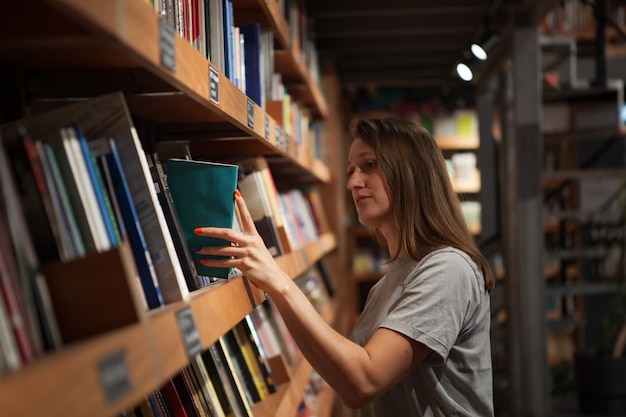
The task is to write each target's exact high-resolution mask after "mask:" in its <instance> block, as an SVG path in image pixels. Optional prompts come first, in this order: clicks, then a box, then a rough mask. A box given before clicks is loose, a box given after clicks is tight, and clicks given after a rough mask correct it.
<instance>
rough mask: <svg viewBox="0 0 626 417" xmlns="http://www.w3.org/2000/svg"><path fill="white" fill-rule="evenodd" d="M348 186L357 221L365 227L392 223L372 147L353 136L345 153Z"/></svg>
mask: <svg viewBox="0 0 626 417" xmlns="http://www.w3.org/2000/svg"><path fill="white" fill-rule="evenodd" d="M347 187H348V189H349V190H350V191H351V192H352V200H353V201H354V205H355V206H356V210H357V213H358V214H359V221H360V222H361V223H362V224H364V225H366V226H369V227H378V228H382V227H383V226H384V225H385V224H388V225H393V224H394V222H393V213H392V212H391V199H390V198H389V195H388V194H387V190H386V189H385V184H384V182H383V179H382V177H381V175H380V169H379V166H378V160H377V158H376V154H375V153H374V149H373V148H372V147H371V146H369V145H368V144H366V143H365V142H364V141H363V140H361V139H358V138H357V139H355V140H354V141H353V142H352V146H351V147H350V153H349V155H348V184H347Z"/></svg>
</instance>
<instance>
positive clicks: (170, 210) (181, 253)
mask: <svg viewBox="0 0 626 417" xmlns="http://www.w3.org/2000/svg"><path fill="white" fill-rule="evenodd" d="M148 166H149V167H150V173H151V174H152V180H153V181H154V187H155V189H156V191H157V197H158V198H159V203H161V207H162V208H163V214H164V215H165V221H166V222H167V225H168V227H169V229H170V233H171V235H172V241H173V242H174V248H175V249H176V253H177V255H178V257H179V258H180V267H181V269H182V271H183V275H184V276H185V281H186V282H187V287H188V288H189V290H191V291H193V290H197V289H198V288H200V287H201V286H202V285H201V283H200V282H199V280H198V271H197V270H196V264H195V263H194V261H193V258H192V256H191V251H190V250H189V247H188V246H187V241H186V239H185V234H184V233H183V228H182V226H181V224H180V220H179V218H178V213H177V212H176V207H175V205H174V200H173V198H172V194H171V192H170V189H169V185H168V183H167V178H166V176H165V172H164V171H163V166H162V165H161V161H160V160H159V157H158V154H157V153H154V154H152V155H151V156H150V155H148Z"/></svg>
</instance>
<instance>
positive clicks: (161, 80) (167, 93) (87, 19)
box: [0, 0, 329, 182]
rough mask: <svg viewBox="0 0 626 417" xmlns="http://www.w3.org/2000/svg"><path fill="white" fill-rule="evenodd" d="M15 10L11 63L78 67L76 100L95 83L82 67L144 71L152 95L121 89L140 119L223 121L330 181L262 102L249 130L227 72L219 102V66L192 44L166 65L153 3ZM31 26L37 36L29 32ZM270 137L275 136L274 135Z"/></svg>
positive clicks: (6, 42)
mask: <svg viewBox="0 0 626 417" xmlns="http://www.w3.org/2000/svg"><path fill="white" fill-rule="evenodd" d="M9 9H10V10H8V12H10V13H11V15H12V16H13V18H12V19H11V24H8V25H3V27H2V28H0V39H1V40H0V58H2V59H3V60H6V61H8V62H12V63H15V64H17V65H21V66H24V67H27V68H33V69H38V70H41V69H49V68H54V69H55V70H57V71H60V72H61V73H63V72H64V71H68V70H69V69H71V70H72V72H70V73H65V74H66V75H65V76H66V78H65V80H66V81H67V80H72V82H68V83H65V84H62V85H69V86H70V87H68V88H70V92H72V93H74V96H76V94H77V93H80V92H82V93H83V94H84V93H85V92H83V91H72V90H71V88H79V87H81V86H87V85H89V84H94V82H93V79H89V78H87V79H84V82H83V83H82V84H81V83H74V81H73V80H74V79H75V78H76V77H78V79H79V80H80V79H81V78H80V77H81V74H76V73H75V72H76V71H78V70H88V71H89V72H91V71H93V70H94V69H97V70H99V71H102V70H107V71H111V70H117V71H120V70H130V69H133V70H136V71H140V74H142V75H145V76H146V78H147V81H145V84H147V87H146V88H147V89H148V92H147V93H145V92H143V91H141V92H133V91H129V90H131V89H132V88H135V90H136V89H137V85H135V86H134V87H133V86H129V85H128V84H125V83H124V82H123V80H122V81H119V82H117V83H116V84H115V85H116V86H119V87H121V88H124V87H125V88H126V91H124V92H125V95H126V99H127V103H128V105H129V107H130V110H131V112H132V113H133V114H134V115H136V116H138V117H141V118H143V119H145V120H146V121H148V122H154V123H159V124H163V123H171V124H178V125H180V124H191V123H194V124H197V123H221V124H222V125H226V126H229V127H230V129H231V130H232V129H236V130H237V131H239V132H241V134H240V136H244V135H245V136H246V137H247V138H248V143H245V144H241V146H244V147H246V149H249V150H250V151H254V152H257V153H261V154H264V155H265V154H272V155H275V154H278V155H281V156H282V158H283V159H285V160H286V161H287V162H288V163H289V164H290V165H291V166H292V167H294V168H295V169H298V170H300V171H304V172H305V173H309V174H310V175H311V176H312V177H313V178H314V179H315V180H319V181H322V182H324V181H328V180H329V174H328V169H327V168H326V167H325V166H324V164H323V163H322V162H321V161H319V160H318V159H315V158H313V157H312V156H310V155H309V154H308V151H305V150H302V151H301V150H297V149H296V145H295V141H294V140H293V138H289V139H288V141H286V143H288V145H286V146H281V145H280V144H281V143H283V142H284V141H281V140H279V138H277V137H276V133H277V131H278V132H281V135H283V136H284V135H285V133H284V132H282V129H280V128H278V129H277V128H276V126H277V122H276V121H275V120H274V119H272V118H271V117H270V116H269V115H268V114H266V113H265V112H264V111H263V110H262V109H261V108H260V107H259V106H257V105H256V104H255V105H254V127H253V128H250V127H249V124H248V110H247V104H248V98H247V97H246V95H245V94H244V93H243V92H242V91H240V90H239V89H238V88H237V87H235V85H234V84H233V83H232V82H231V81H230V80H228V78H226V76H225V75H224V74H221V73H220V74H219V97H220V99H219V104H215V103H214V102H213V101H211V99H210V95H209V76H208V74H209V66H210V65H211V64H210V62H209V61H207V60H206V58H205V57H204V56H202V54H200V53H199V52H198V51H197V50H195V49H194V48H193V46H191V44H189V42H187V41H186V40H185V39H182V38H181V37H179V36H176V38H175V49H176V62H175V67H176V72H172V71H170V70H169V69H167V68H166V67H164V66H163V65H161V62H160V49H159V45H160V43H159V29H158V27H159V19H158V16H157V15H156V13H155V12H154V11H153V9H152V8H151V7H150V6H149V5H148V4H146V3H145V2H142V1H139V0H132V1H125V0H113V1H109V2H98V1H81V0H60V1H50V0H37V1H36V5H35V6H32V7H31V6H28V7H27V6H26V5H25V4H22V3H18V2H13V3H12V4H11V5H10V6H9ZM22 22H28V25H22ZM25 27H27V28H28V29H29V30H30V31H31V32H28V33H26V34H24V28H25ZM144 73H145V74H144ZM55 76H56V77H62V76H63V74H61V75H59V74H55ZM82 76H84V73H83V74H82ZM120 78H123V77H120ZM60 80H62V78H61V79H60ZM107 87H109V86H107ZM311 87H313V86H312V85H311ZM85 88H87V87H85ZM64 91H65V92H66V93H67V92H68V91H67V90H64ZM91 92H92V93H94V92H93V91H91ZM318 92H319V91H318ZM318 92H312V93H311V94H314V95H317V94H318ZM57 93H58V91H57ZM78 97H80V95H78ZM320 97H321V94H320ZM295 98H296V99H298V97H295ZM321 113H322V112H320V114H321ZM266 121H267V123H268V126H267V129H266V125H265V123H266ZM266 132H269V137H267V138H266ZM232 142H234V140H232ZM253 143H254V144H253ZM221 145H222V147H223V146H224V144H223V143H222V144H221ZM198 146H200V147H201V145H198ZM207 146H211V145H207ZM288 149H291V151H290V152H289V151H288ZM317 175H321V178H318V177H317Z"/></svg>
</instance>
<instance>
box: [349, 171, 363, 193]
mask: <svg viewBox="0 0 626 417" xmlns="http://www.w3.org/2000/svg"><path fill="white" fill-rule="evenodd" d="M363 185H364V181H363V177H362V174H361V173H360V172H359V171H354V172H353V173H352V174H351V175H350V176H349V177H348V183H347V184H346V186H347V188H348V190H353V189H355V188H362V187H363Z"/></svg>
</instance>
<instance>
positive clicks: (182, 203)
mask: <svg viewBox="0 0 626 417" xmlns="http://www.w3.org/2000/svg"><path fill="white" fill-rule="evenodd" d="M237 175H238V166H237V165H230V164H221V163H215V162H205V161H189V160H184V159H170V160H169V161H168V162H167V183H168V185H169V188H170V193H171V194H172V199H173V200H174V206H175V207H176V213H178V217H179V220H180V224H181V227H182V229H183V233H184V235H185V239H186V241H187V245H188V246H189V250H190V252H191V257H192V258H193V261H194V263H195V265H196V269H197V271H198V275H203V276H206V277H209V278H228V273H229V270H228V268H209V267H206V266H204V265H202V264H201V263H200V260H201V259H202V258H206V257H207V256H206V255H198V254H196V253H195V251H194V249H193V248H198V247H203V246H223V245H228V244H229V243H228V242H226V241H224V240H222V239H215V238H210V237H203V236H198V235H196V234H195V233H194V230H195V229H196V228H197V227H207V226H212V227H227V228H231V227H232V226H233V218H234V208H235V207H234V202H235V201H234V192H235V189H236V187H237Z"/></svg>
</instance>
